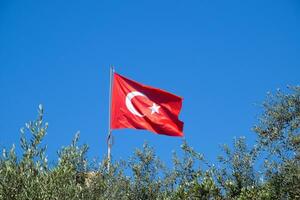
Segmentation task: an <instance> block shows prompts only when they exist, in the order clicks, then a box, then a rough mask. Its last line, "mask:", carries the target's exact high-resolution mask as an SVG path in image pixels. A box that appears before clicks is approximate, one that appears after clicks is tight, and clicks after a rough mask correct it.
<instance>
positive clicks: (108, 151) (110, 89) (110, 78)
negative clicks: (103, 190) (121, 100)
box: [107, 66, 114, 171]
mask: <svg viewBox="0 0 300 200" xmlns="http://www.w3.org/2000/svg"><path fill="white" fill-rule="evenodd" d="M109 73H110V74H109V97H108V102H109V103H108V136H107V170H108V171H109V169H110V163H111V146H112V130H111V126H110V123H111V120H110V118H111V93H112V84H113V73H114V67H113V66H110V72H109Z"/></svg>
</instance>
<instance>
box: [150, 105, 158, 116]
mask: <svg viewBox="0 0 300 200" xmlns="http://www.w3.org/2000/svg"><path fill="white" fill-rule="evenodd" d="M149 108H150V110H151V115H152V114H154V113H159V110H158V109H159V108H160V106H158V105H156V104H155V103H153V104H152V106H151V107H149Z"/></svg>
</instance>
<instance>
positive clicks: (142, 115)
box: [111, 73, 183, 137]
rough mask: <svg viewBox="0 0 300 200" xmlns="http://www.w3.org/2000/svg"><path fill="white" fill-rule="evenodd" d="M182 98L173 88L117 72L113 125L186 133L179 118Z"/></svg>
mask: <svg viewBox="0 0 300 200" xmlns="http://www.w3.org/2000/svg"><path fill="white" fill-rule="evenodd" d="M182 100H183V99H182V98H181V97H179V96H176V95H174V94H171V93H169V92H166V91H163V90H160V89H157V88H153V87H150V86H146V85H143V84H140V83H137V82H135V81H132V80H129V79H127V78H125V77H123V76H121V75H119V74H117V73H114V75H113V86H112V102H111V128H112V129H120V128H134V129H147V130H149V131H152V132H154V133H157V134H164V135H168V136H181V137H182V136H183V132H182V129H183V122H182V121H180V120H179V119H178V115H179V112H180V109H181V106H182Z"/></svg>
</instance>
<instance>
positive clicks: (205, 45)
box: [0, 0, 300, 163]
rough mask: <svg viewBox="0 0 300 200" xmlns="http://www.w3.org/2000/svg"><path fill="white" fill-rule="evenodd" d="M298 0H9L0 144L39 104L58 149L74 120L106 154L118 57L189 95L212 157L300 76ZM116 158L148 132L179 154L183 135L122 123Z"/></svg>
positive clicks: (192, 119) (190, 135) (2, 22)
mask: <svg viewBox="0 0 300 200" xmlns="http://www.w3.org/2000/svg"><path fill="white" fill-rule="evenodd" d="M299 55H300V3H299V2H298V1H296V0H294V1H292V0H291V1H290V0H288V1H273V0H272V1H271V0H270V1H114V0H111V1H1V3H0V91H1V94H0V97H1V98H0V121H1V122H0V147H10V146H11V144H13V143H16V144H18V143H19V136H20V134H19V129H20V128H21V127H22V126H24V123H25V122H27V121H28V120H32V119H35V117H36V115H37V112H36V110H37V107H38V105H39V104H40V103H42V104H43V105H44V108H45V120H46V121H48V122H49V129H48V134H47V136H46V137H45V140H44V142H45V144H47V146H48V154H49V156H50V159H54V158H55V156H56V150H58V149H59V148H60V147H61V146H63V145H64V146H66V145H68V144H69V143H70V142H71V139H72V138H73V136H74V134H75V132H76V131H78V130H80V132H81V140H80V141H81V143H87V144H89V146H90V151H89V156H90V157H100V158H103V156H104V155H105V154H106V148H107V147H106V135H107V124H108V123H107V118H108V86H109V65H110V64H113V65H114V66H115V67H116V71H117V72H118V73H120V74H122V75H124V76H127V77H128V78H131V79H133V80H136V81H139V82H141V83H143V84H147V85H150V86H154V87H158V88H161V89H164V90H167V91H169V92H172V93H175V94H177V95H179V96H182V97H184V103H183V109H182V112H181V115H180V118H181V119H182V120H183V121H184V122H185V127H184V132H185V135H186V137H185V139H186V140H187V142H188V143H189V144H190V145H191V146H193V147H194V148H195V149H196V150H198V151H199V152H202V153H204V155H205V156H206V157H207V159H208V160H211V161H214V160H215V158H216V156H217V155H218V154H220V152H221V151H220V148H219V145H221V144H223V143H228V144H230V143H231V142H232V140H233V138H234V137H238V136H245V137H246V138H248V142H249V144H252V143H253V141H254V140H255V135H254V133H252V132H251V127H252V126H253V125H254V123H255V122H256V121H257V117H258V116H259V114H260V112H261V109H260V107H259V106H258V105H259V104H260V103H261V102H262V101H263V100H264V98H265V96H266V93H267V92H268V91H275V90H276V89H277V88H286V86H287V85H298V84H299V81H300V59H299ZM113 134H114V136H115V143H114V146H113V157H114V159H119V158H123V159H127V158H128V157H129V156H130V155H132V152H133V150H134V149H135V148H137V147H141V146H142V144H143V143H144V141H148V143H149V144H150V145H152V146H154V147H155V149H156V151H157V154H158V156H159V157H160V158H162V159H163V160H165V161H166V162H167V163H168V162H170V161H171V155H172V151H173V150H177V151H178V150H179V148H180V144H181V143H182V139H180V138H177V137H174V138H173V137H167V136H159V135H155V134H152V133H150V132H148V131H138V130H117V131H114V133H113Z"/></svg>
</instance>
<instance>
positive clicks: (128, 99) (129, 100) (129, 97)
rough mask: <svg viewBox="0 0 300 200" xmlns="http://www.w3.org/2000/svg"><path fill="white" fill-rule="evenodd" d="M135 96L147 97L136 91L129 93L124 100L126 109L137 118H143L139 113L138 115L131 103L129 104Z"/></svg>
mask: <svg viewBox="0 0 300 200" xmlns="http://www.w3.org/2000/svg"><path fill="white" fill-rule="evenodd" d="M135 96H143V97H147V96H146V95H144V94H143V93H141V92H138V91H133V92H130V93H128V94H127V95H126V100H125V103H126V107H127V109H128V110H129V111H130V112H131V113H132V114H134V115H136V116H139V117H144V115H142V114H141V113H139V112H138V111H137V110H136V109H135V108H134V106H133V105H132V102H131V99H132V98H133V97H135Z"/></svg>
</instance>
